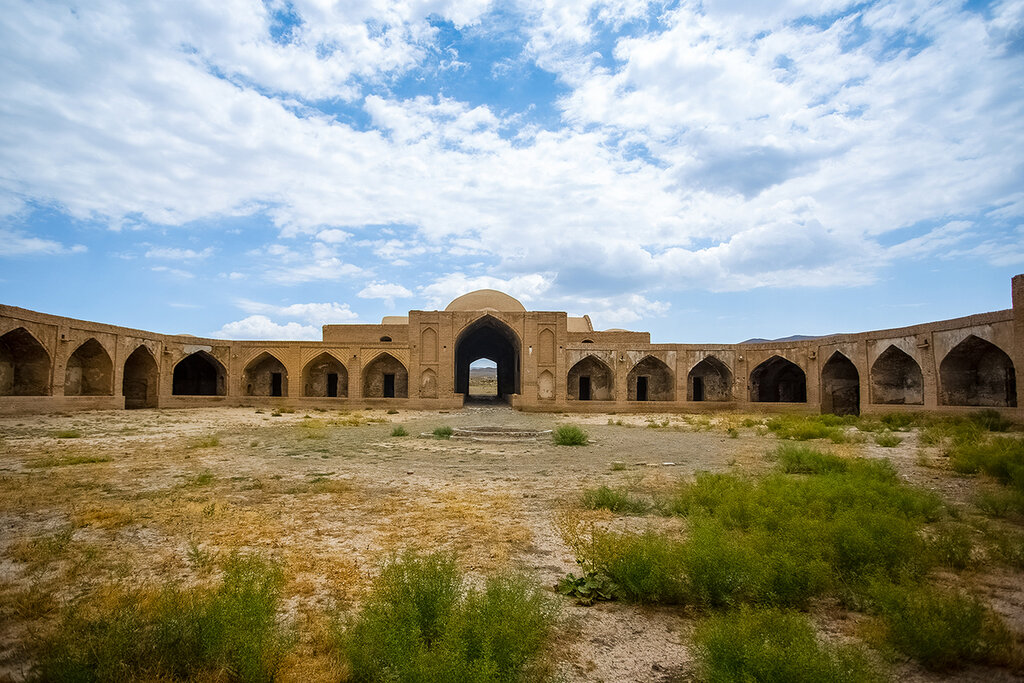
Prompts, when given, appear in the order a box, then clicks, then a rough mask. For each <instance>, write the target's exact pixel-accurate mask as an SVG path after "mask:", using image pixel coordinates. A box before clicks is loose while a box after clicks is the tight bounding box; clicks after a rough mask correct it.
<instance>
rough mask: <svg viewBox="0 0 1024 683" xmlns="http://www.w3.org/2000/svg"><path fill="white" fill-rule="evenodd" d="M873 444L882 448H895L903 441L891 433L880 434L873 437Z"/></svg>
mask: <svg viewBox="0 0 1024 683" xmlns="http://www.w3.org/2000/svg"><path fill="white" fill-rule="evenodd" d="M875 443H877V444H878V445H879V446H881V447H882V448H895V447H896V446H899V445H900V444H901V443H903V439H902V438H900V437H898V436H896V435H895V434H893V433H891V432H882V433H881V434H876V435H875Z"/></svg>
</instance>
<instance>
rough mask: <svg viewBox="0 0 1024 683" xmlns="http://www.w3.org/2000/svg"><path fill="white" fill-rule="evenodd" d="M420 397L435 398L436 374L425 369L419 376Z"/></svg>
mask: <svg viewBox="0 0 1024 683" xmlns="http://www.w3.org/2000/svg"><path fill="white" fill-rule="evenodd" d="M420 396H421V397H422V398H437V373H436V372H434V371H433V370H432V369H431V368H427V369H426V370H424V371H423V372H422V373H421V374H420Z"/></svg>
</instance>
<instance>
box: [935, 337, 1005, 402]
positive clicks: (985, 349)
mask: <svg viewBox="0 0 1024 683" xmlns="http://www.w3.org/2000/svg"><path fill="white" fill-rule="evenodd" d="M939 382H940V390H939V403H940V404H941V405H946V406H989V407H994V408H1015V407H1016V406H1017V375H1016V372H1015V370H1014V367H1013V361H1011V360H1010V357H1009V356H1008V355H1007V354H1006V352H1005V351H1003V350H1002V349H1000V348H999V347H998V346H996V345H995V344H993V343H992V342H989V341H986V340H984V339H982V338H981V337H976V336H974V335H973V334H972V335H970V336H969V337H967V338H966V339H964V340H963V341H962V342H960V343H959V344H957V345H956V346H954V347H953V348H952V349H951V350H950V352H949V353H947V354H946V357H945V358H943V359H942V363H941V364H939Z"/></svg>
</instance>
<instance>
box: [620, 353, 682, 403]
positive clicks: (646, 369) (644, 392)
mask: <svg viewBox="0 0 1024 683" xmlns="http://www.w3.org/2000/svg"><path fill="white" fill-rule="evenodd" d="M675 397H676V383H675V373H673V372H672V369H671V368H670V367H669V366H668V365H666V364H665V362H664V361H663V360H661V359H660V358H656V357H654V356H644V357H643V358H642V359H640V362H638V363H637V364H636V365H634V366H633V368H632V369H631V370H630V371H629V374H628V375H626V399H627V400H629V401H671V400H673V399H675Z"/></svg>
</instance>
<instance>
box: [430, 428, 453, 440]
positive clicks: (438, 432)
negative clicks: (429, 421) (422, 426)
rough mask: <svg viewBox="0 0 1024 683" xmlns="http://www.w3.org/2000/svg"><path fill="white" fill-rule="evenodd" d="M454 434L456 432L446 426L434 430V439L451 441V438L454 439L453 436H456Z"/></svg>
mask: <svg viewBox="0 0 1024 683" xmlns="http://www.w3.org/2000/svg"><path fill="white" fill-rule="evenodd" d="M454 433H455V430H454V429H452V428H451V427H450V426H448V425H444V426H443V427H435V428H434V438H435V439H450V438H452V434H454Z"/></svg>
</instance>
